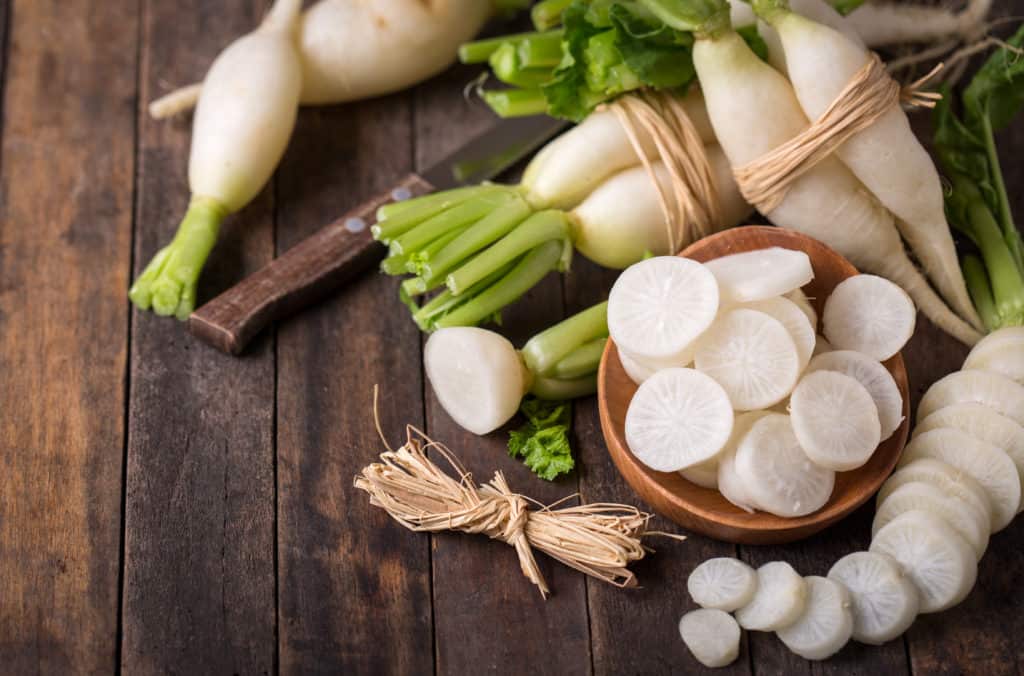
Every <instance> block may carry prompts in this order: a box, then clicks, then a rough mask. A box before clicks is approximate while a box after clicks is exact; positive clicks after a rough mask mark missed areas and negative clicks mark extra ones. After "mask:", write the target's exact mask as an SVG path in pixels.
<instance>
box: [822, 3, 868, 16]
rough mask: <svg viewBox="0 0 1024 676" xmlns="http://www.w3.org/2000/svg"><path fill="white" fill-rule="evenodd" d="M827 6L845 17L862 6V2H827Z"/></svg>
mask: <svg viewBox="0 0 1024 676" xmlns="http://www.w3.org/2000/svg"><path fill="white" fill-rule="evenodd" d="M829 4H830V5H832V8H833V9H835V10H836V11H837V12H839V13H840V14H842V15H843V16H846V15H847V14H849V13H850V12H852V11H853V10H855V9H857V8H858V7H860V6H861V5H863V4H864V0H829Z"/></svg>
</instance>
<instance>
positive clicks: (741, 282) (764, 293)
mask: <svg viewBox="0 0 1024 676" xmlns="http://www.w3.org/2000/svg"><path fill="white" fill-rule="evenodd" d="M705 265H706V266H707V268H708V269H709V270H711V272H712V274H714V276H715V279H717V280H718V288H719V289H720V290H721V294H722V304H723V305H726V304H735V303H751V302H753V301H756V300H763V299H765V298H771V297H772V296H781V295H784V294H787V293H789V292H790V291H792V290H794V289H799V288H800V287H801V286H803V285H804V284H807V283H808V282H810V281H811V280H812V279H814V270H813V268H812V267H811V259H810V257H808V255H807V254H805V253H804V252H803V251H793V250H791V249H783V248H781V247H772V248H770V249H761V250H759V251H747V252H745V253H738V254H732V255H731V256H722V257H721V258H716V259H714V260H711V261H708V262H707V263H705Z"/></svg>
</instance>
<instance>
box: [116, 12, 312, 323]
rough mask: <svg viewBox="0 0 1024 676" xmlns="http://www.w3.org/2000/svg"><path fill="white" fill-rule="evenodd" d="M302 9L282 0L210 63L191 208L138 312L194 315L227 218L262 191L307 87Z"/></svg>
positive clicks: (195, 130) (156, 263) (144, 280)
mask: <svg viewBox="0 0 1024 676" xmlns="http://www.w3.org/2000/svg"><path fill="white" fill-rule="evenodd" d="M301 7H302V2H301V0H277V1H276V2H275V3H274V6H273V7H272V8H271V10H270V13H269V14H268V15H267V18H266V19H265V20H264V22H263V24H262V25H261V26H260V27H259V28H258V29H257V30H256V31H254V32H253V33H250V34H249V35H246V36H245V37H242V38H239V39H238V40H236V41H235V42H233V43H231V44H230V45H229V46H228V47H227V48H226V49H225V50H224V51H223V52H221V53H220V55H219V56H218V57H217V58H216V59H215V60H214V62H213V64H212V65H211V66H210V70H209V72H208V73H207V75H206V78H205V80H204V83H205V84H204V88H203V92H202V94H201V95H200V97H199V103H198V106H197V108H196V115H195V119H194V121H193V123H192V149H191V152H190V155H189V170H188V182H189V189H190V190H191V192H192V197H191V201H190V203H189V208H188V212H187V213H186V214H185V218H184V220H182V222H181V225H180V226H179V227H178V232H177V234H176V235H175V237H174V240H173V241H172V242H171V243H170V244H169V245H168V246H167V247H165V248H163V249H161V250H160V251H159V252H157V254H156V256H155V257H154V258H153V260H152V261H151V262H150V263H149V265H148V266H147V267H146V269H145V270H144V271H143V273H142V274H141V275H140V276H139V278H138V280H137V281H136V282H135V284H134V285H133V286H132V288H131V291H130V292H129V297H130V298H131V300H132V302H133V303H135V305H137V306H138V307H139V308H140V309H143V310H146V309H149V308H150V307H152V308H153V310H154V311H155V312H156V313H157V314H159V315H175V316H176V317H177V318H178V319H181V320H184V319H187V318H188V315H189V314H190V313H191V312H192V309H193V308H194V307H195V302H196V283H197V281H198V280H199V275H200V273H201V272H202V269H203V265H204V264H205V262H206V258H207V256H208V255H209V253H210V250H211V249H212V248H213V245H214V243H215V242H216V240H217V234H218V232H219V230H220V224H221V221H223V219H224V217H225V216H227V215H228V214H230V213H233V212H235V211H238V210H239V209H241V208H242V207H244V206H245V205H246V204H248V203H249V202H250V201H251V200H252V199H253V198H254V197H255V196H256V194H257V193H258V192H259V191H260V190H261V189H262V188H263V186H264V185H265V184H266V182H267V181H268V180H269V179H270V176H271V174H273V172H274V168H275V167H276V166H277V163H278V162H279V161H280V159H281V156H282V155H283V154H284V149H285V146H286V145H287V144H288V138H289V137H290V136H291V133H292V128H293V127H294V126H295V117H296V111H297V107H298V101H299V90H300V87H301V85H302V69H301V65H300V62H299V56H298V51H297V49H296V45H295V38H296V27H297V24H298V18H299V10H300V9H301Z"/></svg>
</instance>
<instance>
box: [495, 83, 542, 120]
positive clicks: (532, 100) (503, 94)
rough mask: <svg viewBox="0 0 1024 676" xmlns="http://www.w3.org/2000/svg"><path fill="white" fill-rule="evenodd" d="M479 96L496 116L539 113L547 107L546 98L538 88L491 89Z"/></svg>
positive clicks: (519, 115)
mask: <svg viewBox="0 0 1024 676" xmlns="http://www.w3.org/2000/svg"><path fill="white" fill-rule="evenodd" d="M480 96H481V97H483V100H484V103H486V104H487V105H488V106H490V108H491V110H493V111H494V113H495V114H496V115H497V116H498V117H525V116H527V115H541V114H543V113H545V112H547V109H548V100H547V98H545V96H544V92H542V91H541V90H539V89H491V90H487V91H482V92H480Z"/></svg>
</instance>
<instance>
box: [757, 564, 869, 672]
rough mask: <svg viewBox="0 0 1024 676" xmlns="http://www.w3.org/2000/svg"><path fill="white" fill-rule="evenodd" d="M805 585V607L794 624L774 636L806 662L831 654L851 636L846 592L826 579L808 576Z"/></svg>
mask: <svg viewBox="0 0 1024 676" xmlns="http://www.w3.org/2000/svg"><path fill="white" fill-rule="evenodd" d="M804 581H805V582H806V583H807V607H806V608H805V609H804V612H803V614H802V615H801V616H800V618H799V619H797V621H796V622H794V623H793V624H791V625H789V626H788V627H784V628H782V629H779V630H778V631H777V632H776V635H777V636H778V637H779V639H780V640H781V641H782V642H783V643H784V644H786V647H787V648H789V649H790V650H791V651H793V652H794V653H796V654H797V655H799V656H800V657H803V658H804V659H808V660H823V659H826V658H829V657H831V656H832V655H835V654H836V653H837V652H839V651H840V650H841V649H842V647H843V646H845V645H846V644H847V643H848V642H849V640H850V636H851V635H852V634H853V611H852V602H851V600H850V592H849V591H847V589H846V587H845V586H843V585H842V584H841V583H839V582H836V581H835V580H830V579H828V578H827V577H819V576H817V575H811V576H808V577H806V578H804Z"/></svg>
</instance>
